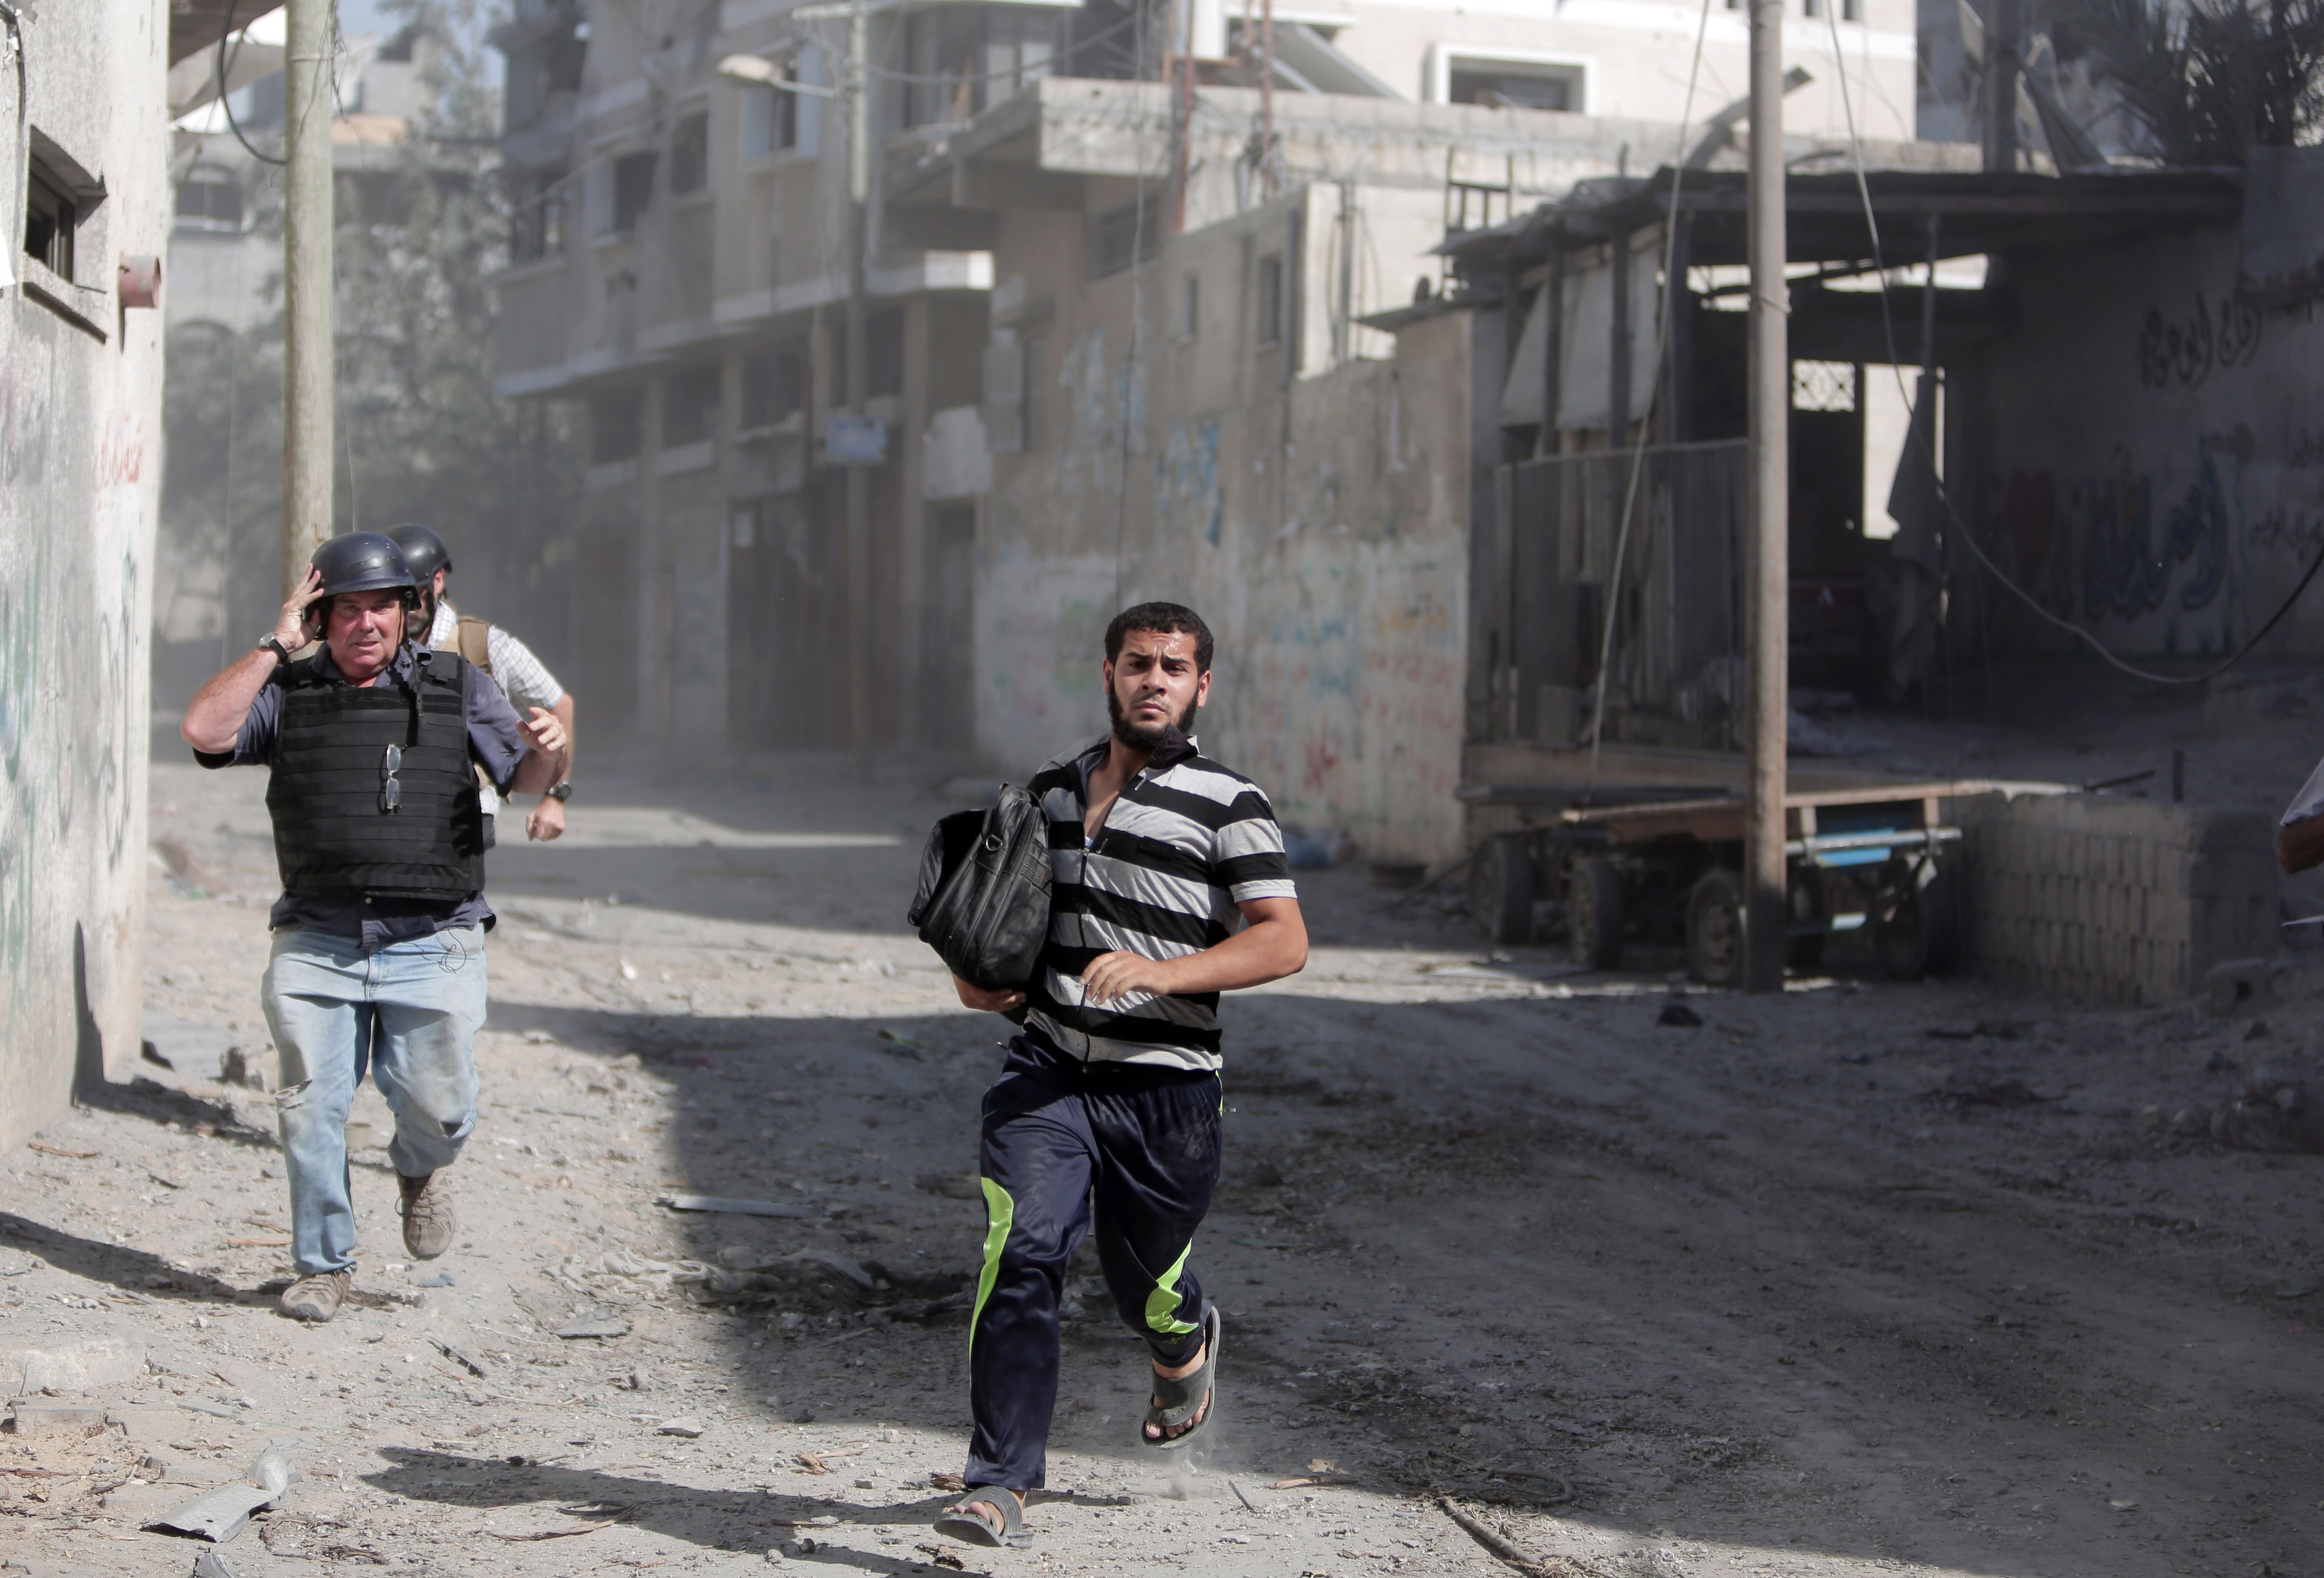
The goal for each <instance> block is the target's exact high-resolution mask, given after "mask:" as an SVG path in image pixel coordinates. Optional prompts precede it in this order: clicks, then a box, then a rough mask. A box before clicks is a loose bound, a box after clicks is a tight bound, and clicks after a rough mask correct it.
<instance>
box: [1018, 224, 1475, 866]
mask: <svg viewBox="0 0 2324 1578" xmlns="http://www.w3.org/2000/svg"><path fill="white" fill-rule="evenodd" d="M1311 195H1312V198H1313V199H1314V200H1313V202H1311ZM1337 203H1338V195H1337V193H1336V192H1335V191H1331V190H1329V189H1311V191H1309V192H1300V193H1295V194H1292V195H1289V196H1286V198H1283V199H1281V200H1280V201H1279V202H1277V203H1276V204H1273V205H1270V206H1268V208H1262V209H1256V210H1253V211H1252V212H1251V213H1250V214H1248V215H1245V216H1243V217H1240V218H1238V219H1233V220H1229V221H1226V222H1224V223H1222V224H1218V225H1214V226H1211V227H1209V228H1208V229H1205V230H1203V231H1200V232H1195V233H1191V234H1188V235H1181V236H1177V237H1175V238H1173V239H1172V240H1171V242H1170V243H1169V245H1167V246H1165V247H1164V248H1163V249H1162V251H1161V253H1160V255H1159V256H1158V257H1157V259H1156V260H1155V261H1154V262H1153V263H1149V264H1148V265H1146V266H1145V267H1144V268H1143V269H1142V270H1139V271H1134V272H1131V271H1125V272H1122V273H1120V274H1116V275H1114V276H1112V277H1111V278H1109V279H1104V280H1100V281H1090V280H1088V278H1087V276H1086V272H1085V269H1084V263H1083V262H1082V258H1081V234H1080V233H1081V228H1082V217H1081V216H1080V215H1078V214H1074V213H1070V212H1066V213H1058V214H1012V215H1010V217H1008V219H1007V221H1006V223H1005V226H1004V229H1003V235H1002V243H1001V250H1000V252H999V253H998V254H997V265H996V266H997V267H998V269H999V270H1000V272H1001V273H1003V274H1004V275H1005V276H1008V277H1010V278H1011V279H1012V280H1014V281H1016V283H1014V284H1012V285H1011V287H1010V294H1011V295H1012V296H1013V297H1014V298H1016V300H1017V301H1018V302H1019V306H1018V307H1016V308H1014V309H1011V311H1010V312H1009V313H1003V314H1000V315H998V316H1001V317H1003V318H1009V320H1010V321H1008V322H1006V323H1004V324H1003V325H1002V326H1001V327H1002V329H1003V331H1004V332H1007V333H1011V334H1015V335H1018V336H1019V337H1020V338H1021V341H1022V343H1025V344H1027V345H1028V346H1030V347H1031V351H1030V355H1029V357H1028V361H1029V367H1028V381H1029V383H1030V386H1031V388H1032V390H1033V392H1034V398H1033V401H1032V402H1031V406H1032V411H1033V420H1032V424H1031V426H1032V434H1033V438H1032V444H1031V447H1030V448H1028V450H1027V451H1026V452H1024V453H1022V454H996V455H995V456H994V457H992V459H993V486H992V491H991V493H990V494H987V495H986V497H985V500H984V503H983V506H982V511H981V512H980V522H979V528H978V540H977V572H976V602H975V621H976V625H975V628H976V649H977V650H976V678H977V691H976V715H977V742H978V745H979V748H980V750H981V751H982V753H983V754H984V755H985V756H986V757H987V758H988V759H989V760H991V761H993V762H994V763H995V764H996V765H998V766H1000V767H1001V768H1003V769H1004V770H1006V771H1011V772H1017V773H1021V772H1023V771H1026V770H1027V769H1028V768H1029V767H1031V766H1032V765H1034V764H1036V763H1037V762H1038V761H1041V760H1042V759H1043V758H1045V757H1046V756H1047V755H1048V754H1050V753H1051V752H1055V751H1057V750H1059V749H1061V748H1062V747H1064V746H1065V745H1067V744H1069V743H1074V742H1075V741H1076V740H1077V739H1079V738H1082V737H1085V736H1087V735H1089V734H1095V733H1096V732H1098V731H1099V730H1100V729H1102V727H1103V726H1104V721H1105V714H1104V708H1103V692H1102V688H1101V686H1100V682H1099V674H1098V670H1099V664H1100V661H1101V660H1102V655H1103V654H1102V644H1101V638H1102V634H1103V632H1104V629H1105V625H1106V622H1107V621H1108V620H1109V619H1110V618H1111V615H1112V614H1113V613H1114V611H1115V610H1116V609H1118V608H1120V607H1122V606H1124V605H1126V604H1130V603H1135V602H1139V601H1141V600H1144V599H1147V598H1168V599H1171V600H1174V601H1178V602H1185V603H1189V604H1193V605H1194V606H1195V607H1196V608H1198V609H1200V610H1201V611H1202V612H1203V616H1204V617H1205V618H1206V619H1207V620H1208V621H1209V622H1210V623H1211V625H1212V627H1213V631H1214V632H1216V634H1217V636H1218V641H1219V646H1218V656H1217V660H1216V669H1217V676H1218V678H1217V680H1216V682H1215V686H1214V688H1213V700H1212V703H1211V705H1210V706H1209V707H1208V708H1207V709H1206V711H1205V713H1204V715H1203V719H1202V721H1201V724H1200V728H1201V733H1202V739H1203V746H1204V748H1205V749H1206V750H1207V751H1209V752H1211V753H1213V755H1215V756H1216V757H1217V758H1219V759H1220V760H1221V761H1224V762H1226V763H1227V764H1228V765H1229V766H1231V767H1233V768H1235V769H1236V770H1237V771H1241V772H1244V773H1247V774H1249V775H1250V776H1251V777H1252V778H1254V779H1256V780H1259V783H1260V784H1261V785H1263V786H1264V787H1265V788H1266V789H1267V790H1268V793H1269V795H1270V796H1272V797H1273V798H1274V800H1275V802H1276V806H1277V810H1278V812H1279V813H1280V814H1281V815H1282V816H1283V817H1286V818H1287V819H1293V820H1298V821H1303V822H1308V823H1314V824H1321V825H1326V826H1337V827H1341V828H1344V829H1346V830H1347V831H1349V832H1350V833H1351V834H1352V835H1354V837H1355V838H1356V840H1357V841H1358V843H1359V844H1360V845H1361V846H1362V848H1363V850H1364V853H1365V854H1367V855H1368V856H1370V857H1373V858H1381V859H1395V860H1423V861H1433V860H1441V859H1446V858H1450V857H1451V856H1452V855H1453V854H1458V853H1459V842H1460V808H1461V807H1460V802H1459V800H1458V799H1457V798H1455V796H1454V793H1453V790H1454V789H1455V788H1456V787H1457V781H1458V775H1459V767H1460V742H1461V729H1462V687H1463V684H1464V680H1465V664H1466V645H1465V643H1466V641H1467V630H1468V584H1469V583H1468V575H1469V569H1468V534H1469V485H1468V466H1469V450H1468V442H1467V434H1468V424H1469V408H1468V401H1466V399H1465V398H1463V395H1464V392H1465V391H1466V389H1467V387H1468V383H1469V377H1468V365H1469V356H1470V343H1469V332H1470V330H1469V323H1468V320H1467V318H1466V317H1465V315H1460V316H1452V317H1445V318H1434V319H1431V320H1428V321H1426V322H1424V323H1422V324H1420V325H1417V326H1416V327H1415V328H1412V329H1410V330H1407V331H1406V333H1405V334H1404V336H1402V337H1401V338H1402V344H1401V345H1400V346H1399V347H1398V355H1397V360H1395V361H1392V362H1391V361H1360V360H1359V361H1353V362H1350V363H1348V364H1346V365H1342V366H1339V367H1334V368H1331V369H1329V370H1328V371H1319V372H1316V373H1314V374H1313V375H1311V376H1306V377H1298V376H1290V375H1287V370H1286V366H1285V362H1286V357H1290V356H1293V355H1295V354H1297V353H1299V352H1300V351H1302V350H1303V348H1304V347H1301V346H1297V345H1296V343H1294V344H1283V343H1274V344H1262V343H1260V342H1259V337H1258V334H1257V330H1256V328H1255V322H1254V319H1255V303H1254V301H1253V292H1252V291H1250V288H1249V286H1248V281H1250V278H1251V277H1252V276H1253V275H1254V274H1255V272H1257V270H1258V268H1259V260H1260V259H1261V258H1263V257H1265V256H1267V255H1269V254H1276V253H1285V252H1287V251H1290V250H1292V249H1295V248H1296V243H1295V242H1294V241H1293V240H1292V237H1293V235H1294V234H1295V231H1294V229H1293V226H1292V217H1293V216H1294V215H1295V214H1308V215H1310V216H1311V224H1310V228H1309V235H1310V236H1311V237H1312V235H1313V233H1314V231H1313V226H1312V209H1313V208H1314V206H1315V205H1316V204H1322V205H1323V206H1324V207H1326V208H1332V209H1335V208H1336V206H1337ZM1293 272H1294V273H1295V275H1296V273H1297V272H1299V271H1298V270H1297V267H1296V261H1295V263H1294V265H1293ZM1190 276H1192V277H1197V278H1199V279H1200V280H1201V281H1202V286H1201V301H1202V309H1201V313H1202V317H1201V323H1200V327H1199V328H1198V331H1197V332H1196V333H1195V334H1194V335H1191V336H1188V335H1185V334H1183V333H1181V332H1179V331H1178V329H1177V328H1175V327H1174V324H1175V319H1174V318H1173V313H1174V312H1175V311H1176V303H1177V301H1178V300H1180V298H1179V295H1178V292H1179V291H1180V289H1181V286H1182V283H1183V281H1185V279H1186V278H1188V277H1190ZM1294 306H1295V311H1294V312H1293V314H1292V315H1291V316H1292V318H1294V319H1295V320H1296V319H1297V318H1298V317H1299V316H1301V315H1300V314H1299V313H1298V312H1297V311H1296V303H1295V304H1294ZM1133 322H1137V323H1142V325H1143V328H1142V332H1140V333H1139V335H1138V336H1137V337H1136V339H1135V345H1136V351H1135V355H1134V356H1133V354H1132V346H1133V336H1132V332H1131V326H1132V324H1133ZM1300 359H1301V360H1302V361H1305V356H1304V355H1302V356H1301V357H1300Z"/></svg>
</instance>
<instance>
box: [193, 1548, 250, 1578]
mask: <svg viewBox="0 0 2324 1578" xmlns="http://www.w3.org/2000/svg"><path fill="white" fill-rule="evenodd" d="M194 1578H241V1575H240V1574H239V1573H235V1570H234V1569H233V1568H232V1567H230V1566H228V1565H226V1558H225V1557H224V1556H222V1555H219V1554H218V1553H217V1552H216V1551H204V1552H203V1553H202V1554H201V1555H198V1556H196V1557H195V1558H194Z"/></svg>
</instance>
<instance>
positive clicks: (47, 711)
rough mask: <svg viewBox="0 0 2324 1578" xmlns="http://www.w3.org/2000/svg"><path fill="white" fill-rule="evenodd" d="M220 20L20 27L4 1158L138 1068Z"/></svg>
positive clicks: (11, 263)
mask: <svg viewBox="0 0 2324 1578" xmlns="http://www.w3.org/2000/svg"><path fill="white" fill-rule="evenodd" d="M216 10H217V8H216V7H212V6H210V5H202V4H194V5H181V6H180V7H178V8H177V9H176V11H174V12H172V11H171V9H170V8H168V7H163V6H160V5H152V4H148V3H145V0H88V3H87V4H83V5H69V6H59V5H51V6H43V7H40V8H38V9H37V10H35V9H33V8H31V7H25V8H23V9H22V11H21V12H20V13H12V14H9V15H8V16H7V18H6V19H5V25H0V126H5V127H6V128H8V129H7V132H6V133H5V138H6V142H5V146H6V148H7V151H8V152H7V159H6V163H5V173H0V192H5V194H6V198H5V200H6V201H7V202H8V203H9V204H10V205H12V208H13V213H12V215H11V217H10V221H9V223H10V226H11V228H10V234H9V235H8V238H7V247H6V251H5V254H0V1147H8V1146H14V1144H16V1143H17V1142H18V1141H19V1140H22V1139H23V1138H24V1137H25V1136H26V1135H28V1134H31V1133H32V1132H33V1131H34V1130H37V1129H38V1128H39V1127H40V1126H41V1125H42V1123H43V1122H45V1121H48V1119H49V1118H50V1117H51V1115H52V1114H53V1113H54V1112H56V1111H57V1110H58V1109H59V1108H60V1107H61V1106H62V1105H63V1104H64V1103H65V1102H66V1100H67V1099H68V1097H69V1095H70V1094H71V1093H72V1091H73V1090H74V1089H75V1087H76V1084H88V1082H90V1081H93V1080H101V1079H102V1078H103V1076H104V1075H105V1073H106V1070H107V1069H114V1070H116V1071H117V1070H118V1069H120V1068H121V1067H122V1066H124V1064H129V1063H134V1060H135V1058H136V1057H137V1049H138V1041H139V1037H138V1021H139V1005H140V1001H141V999H142V997H143V983H142V979H141V976H142V966H143V953H144V929H145V928H144V908H145V907H144V895H145V882H146V856H145V813H146V805H145V763H146V740H147V730H146V721H147V720H146V706H147V704H146V685H147V678H146V632H147V627H148V623H149V614H148V609H149V608H150V606H151V599H152V555H153V521H154V509H155V500H156V493H157V488H158V485H159V480H160V478H159V470H160V468H159V464H158V462H159V459H160V448H161V354H162V334H161V314H160V313H159V312H156V311H152V310H148V309H150V308H152V307H153V306H154V305H155V302H156V292H157V291H159V290H160V289H161V280H160V261H159V260H160V255H161V251H162V248H163V246H164V245H165V243H166V241H167V239H168V234H169V223H170V198H171V193H170V182H169V163H168V153H169V136H168V109H167V94H166V90H165V87H164V81H165V78H166V77H167V75H168V73H169V70H170V67H171V62H172V61H174V60H180V59H182V58H184V57H185V56H187V55H189V54H190V53H192V52H193V51H196V50H198V49H200V48H201V47H202V46H203V45H204V43H206V42H208V41H210V40H213V39H215V38H216V37H217V16H216V14H214V13H215V11H216ZM20 94H21V97H20Z"/></svg>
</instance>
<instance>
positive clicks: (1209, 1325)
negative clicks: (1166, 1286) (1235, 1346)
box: [1138, 1305, 1219, 1451]
mask: <svg viewBox="0 0 2324 1578" xmlns="http://www.w3.org/2000/svg"><path fill="white" fill-rule="evenodd" d="M1218 1372H1219V1306H1217V1305H1212V1306H1210V1307H1209V1308H1208V1309H1205V1310H1204V1311H1203V1366H1202V1368H1201V1369H1200V1370H1193V1371H1190V1372H1189V1373H1187V1374H1185V1375H1181V1376H1178V1377H1176V1378H1175V1379H1174V1378H1172V1377H1170V1376H1167V1375H1164V1374H1162V1373H1160V1372H1159V1371H1157V1372H1156V1374H1155V1376H1154V1400H1153V1401H1151V1402H1148V1404H1147V1405H1146V1424H1147V1425H1154V1426H1160V1427H1161V1428H1162V1429H1163V1430H1165V1431H1168V1430H1171V1429H1175V1428H1176V1426H1181V1425H1185V1424H1186V1422H1187V1421H1188V1420H1190V1419H1193V1420H1194V1423H1193V1424H1192V1425H1190V1426H1187V1427H1186V1428H1185V1429H1184V1430H1181V1431H1179V1432H1178V1434H1177V1435H1163V1436H1161V1437H1159V1438H1157V1437H1155V1436H1151V1435H1147V1434H1146V1429H1145V1426H1139V1431H1138V1444H1139V1445H1140V1446H1147V1447H1153V1448H1157V1449H1160V1450H1163V1451H1167V1450H1169V1449H1170V1448H1172V1447H1178V1446H1184V1445H1185V1444H1186V1443H1188V1442H1189V1441H1192V1440H1193V1439H1194V1437H1195V1436H1197V1435H1201V1434H1202V1433H1203V1431H1204V1430H1205V1429H1207V1428H1208V1427H1209V1426H1210V1423H1211V1419H1212V1417H1213V1415H1215V1414H1216V1413H1217V1412H1218V1399H1217V1398H1215V1397H1213V1395H1212V1394H1213V1392H1214V1391H1216V1390H1217V1388H1216V1386H1215V1385H1214V1384H1213V1381H1214V1380H1215V1378H1216V1377H1217V1375H1218ZM1197 1415H1200V1416H1201V1417H1200V1418H1196V1417H1195V1416H1197Z"/></svg>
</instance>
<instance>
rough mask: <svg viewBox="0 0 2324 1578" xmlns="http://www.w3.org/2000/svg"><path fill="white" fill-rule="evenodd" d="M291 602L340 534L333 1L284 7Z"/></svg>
mask: <svg viewBox="0 0 2324 1578" xmlns="http://www.w3.org/2000/svg"><path fill="white" fill-rule="evenodd" d="M283 9H284V11H285V13H286V15H285V18H284V20H285V23H287V26H286V29H285V31H286V32H287V33H288V35H289V36H288V37H287V39H286V41H285V48H284V50H283V71H282V88H283V125H284V129H285V133H286V135H285V138H284V143H285V149H284V152H285V154H286V156H287V161H288V168H287V169H285V170H284V171H283V172H282V173H283V182H282V186H283V217H282V305H283V310H282V331H283V334H282V595H283V596H285V597H286V598H287V597H288V596H290V595H291V593H293V592H295V591H297V590H298V589H299V586H300V583H301V582H303V581H304V580H305V579H306V578H307V561H308V559H309V558H311V557H313V555H314V552H315V549H316V548H317V547H318V545H319V544H320V543H321V542H322V541H323V540H324V539H325V538H327V537H328V536H330V535H331V446H332V444H333V442H334V438H333V433H332V426H333V424H332V420H331V415H332V410H333V404H332V387H333V376H332V350H331V306H332V302H331V99H332V94H331V85H332V84H331V0H290V4H289V5H286V6H285V7H284V8H283Z"/></svg>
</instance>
